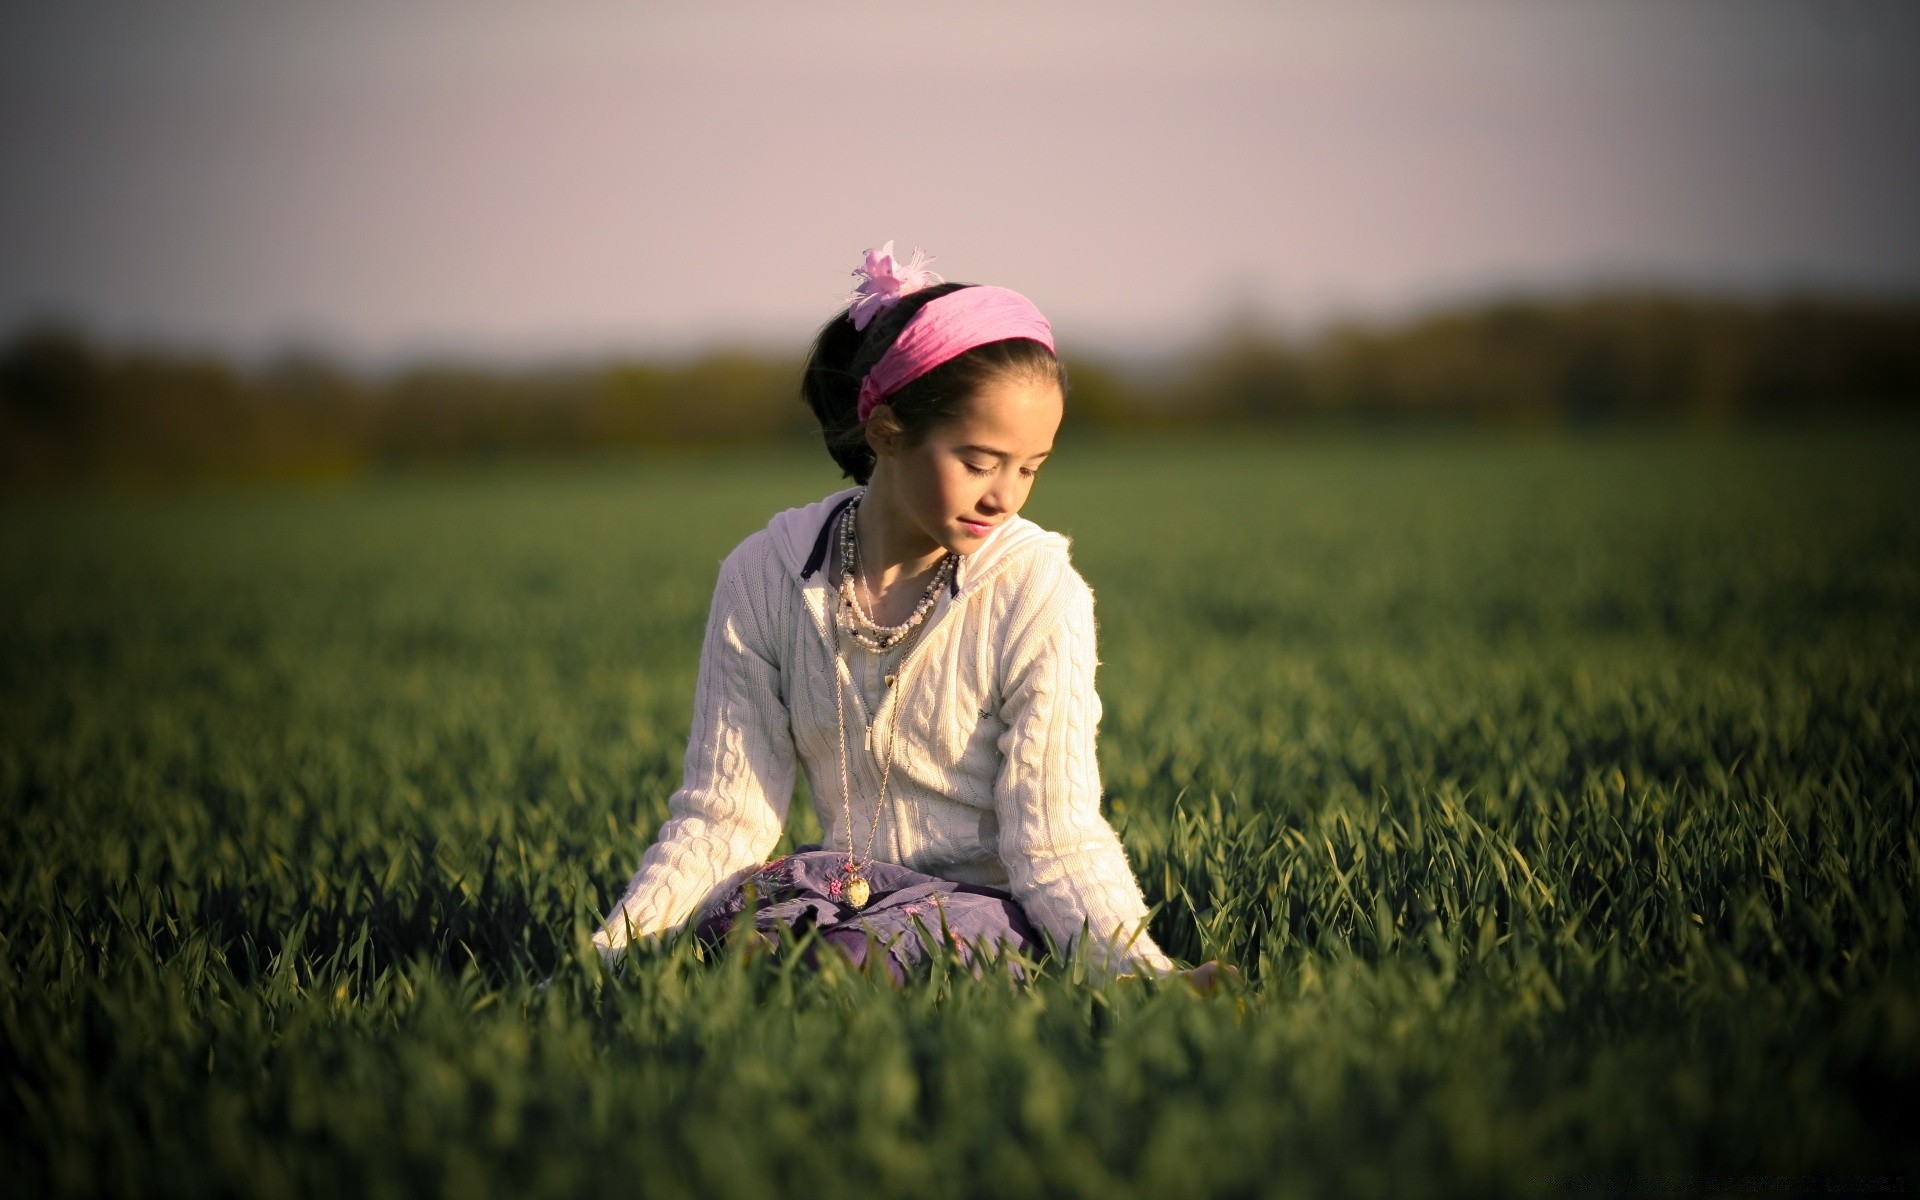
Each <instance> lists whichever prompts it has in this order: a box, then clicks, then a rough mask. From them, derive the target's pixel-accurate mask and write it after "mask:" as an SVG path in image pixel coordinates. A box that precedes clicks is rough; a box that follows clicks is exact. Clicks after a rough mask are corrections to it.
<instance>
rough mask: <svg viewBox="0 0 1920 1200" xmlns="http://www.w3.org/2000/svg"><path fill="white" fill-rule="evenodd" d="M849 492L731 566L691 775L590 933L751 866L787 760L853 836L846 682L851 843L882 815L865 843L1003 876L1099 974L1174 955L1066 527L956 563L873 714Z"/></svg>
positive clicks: (945, 867)
mask: <svg viewBox="0 0 1920 1200" xmlns="http://www.w3.org/2000/svg"><path fill="white" fill-rule="evenodd" d="M857 490H858V489H854V488H848V489H846V490H844V491H841V492H836V493H835V494H833V495H831V496H828V497H826V498H825V499H823V500H820V501H817V502H815V503H813V504H810V505H806V506H804V507H801V508H795V509H788V510H787V511H785V512H782V513H779V514H777V515H775V516H774V518H773V520H772V521H770V522H768V524H767V526H766V528H764V529H762V530H759V531H758V532H756V533H754V534H752V535H751V536H749V537H748V538H747V539H746V540H745V541H743V542H741V543H740V545H739V546H737V547H735V549H734V550H733V552H732V553H730V554H729V555H727V557H726V559H725V560H724V561H723V562H722V563H721V564H720V578H719V582H718V584H717V585H716V586H715V588H714V596H713V606H712V609H711V611H710V613H709V615H708V619H707V630H706V639H705V643H704V645H703V646H702V649H701V657H700V677H699V682H698V685H697V686H696V688H695V693H694V716H693V729H692V733H691V737H690V740H689V742H688V745H687V754H686V761H685V768H684V774H683V778H682V782H681V786H680V787H679V789H678V790H676V791H675V792H674V793H673V795H672V797H671V798H670V799H669V800H668V805H667V807H668V812H669V814H670V815H669V818H668V820H667V821H666V822H665V823H664V824H663V825H662V826H661V827H660V833H659V836H658V838H657V839H656V841H655V842H654V844H653V845H652V847H650V848H649V849H648V850H647V852H646V854H645V855H644V856H643V857H642V859H641V861H640V867H639V870H638V871H637V872H635V874H634V876H633V879H632V882H631V883H630V884H629V885H628V887H627V891H626V894H625V896H624V897H623V898H622V899H621V901H620V903H619V904H618V905H616V906H615V908H614V910H613V912H612V913H611V914H610V915H609V916H608V918H607V920H606V923H605V925H604V926H603V927H602V928H601V930H600V932H599V933H598V934H596V935H595V938H594V941H595V944H596V945H598V946H599V947H600V949H601V950H602V951H603V952H604V953H607V954H614V953H617V952H619V950H620V949H621V947H623V946H624V945H625V944H626V942H627V940H628V938H629V937H630V936H631V937H636V938H638V937H651V936H654V935H657V934H661V933H665V932H667V931H670V930H673V929H677V928H679V927H680V926H682V925H684V924H685V923H686V922H687V921H688V919H689V918H691V917H692V916H694V915H695V914H696V912H697V911H698V910H700V909H701V908H702V907H704V906H705V905H706V904H707V903H708V902H710V901H713V900H716V899H718V898H720V897H722V896H724V895H725V894H726V893H727V892H728V891H729V890H730V889H731V888H732V887H733V886H734V885H735V884H736V883H738V882H739V881H740V880H741V879H742V878H744V877H745V875H747V874H748V873H749V872H751V871H752V870H753V869H754V868H755V867H757V866H758V865H759V864H760V863H761V862H762V861H763V860H764V859H765V858H766V857H767V856H768V855H769V854H770V853H771V852H772V850H773V847H774V844H775V843H776V842H777V841H778V840H779V838H780V834H781V831H782V829H783V828H784V827H785V824H786V816H787V806H788V802H789V801H790V800H791V799H792V793H793V783H794V770H795V766H796V762H797V763H798V765H799V767H800V768H801V769H803V770H805V771H806V778H807V784H808V787H809V788H810V790H811V792H812V794H813V798H814V811H815V813H816V815H817V816H818V817H819V819H820V824H821V827H822V829H823V830H824V831H825V838H824V840H825V843H826V845H828V846H833V847H838V846H845V845H846V844H847V831H846V829H845V828H844V825H845V818H844V815H843V804H842V799H841V790H840V754H839V752H838V751H837V750H836V748H835V746H836V742H837V741H838V739H839V725H838V721H837V719H836V716H835V708H834V702H835V693H836V690H837V691H838V692H839V695H840V703H841V704H842V705H843V706H844V708H845V713H846V725H847V746H846V754H847V771H848V775H849V779H850V782H851V791H852V810H853V828H854V830H855V832H856V834H857V835H858V837H859V839H860V840H859V841H857V842H856V843H855V844H856V845H863V844H864V841H865V838H866V835H867V833H868V831H869V830H870V829H872V828H873V824H872V823H873V821H874V820H875V819H876V817H877V818H878V819H879V820H880V832H879V835H878V840H877V841H876V842H875V843H874V847H873V855H874V857H875V858H880V859H884V860H885V861H888V862H895V863H899V864H901V865H903V866H905V867H908V868H910V869H912V870H915V871H920V872H923V873H925V874H929V875H936V876H939V877H941V878H945V879H952V880H956V881H958V882H962V883H977V884H986V885H991V886H997V887H1003V888H1006V889H1007V890H1009V891H1010V892H1012V893H1013V896H1014V898H1015V899H1016V900H1018V901H1019V903H1020V905H1021V907H1022V908H1023V909H1024V910H1025V911H1026V913H1027V915H1028V917H1029V918H1030V919H1031V920H1032V921H1033V922H1034V924H1035V925H1036V926H1038V927H1039V928H1041V929H1044V930H1046V931H1047V932H1048V933H1049V934H1051V935H1052V936H1053V938H1054V939H1055V941H1056V942H1057V943H1059V944H1060V945H1063V946H1064V945H1069V944H1072V943H1075V942H1081V941H1085V943H1086V945H1087V949H1088V951H1089V953H1090V955H1091V957H1092V959H1093V961H1094V962H1095V963H1096V965H1098V966H1099V967H1100V968H1102V969H1104V970H1106V971H1107V972H1109V973H1116V972H1117V973H1137V972H1140V971H1143V970H1145V971H1170V970H1174V969H1176V968H1175V965H1174V963H1173V962H1172V960H1170V959H1169V958H1168V957H1167V956H1166V955H1165V954H1163V953H1162V952H1161V950H1160V948H1159V947H1158V946H1156V945H1155V944H1154V942H1153V939H1152V938H1151V937H1150V936H1148V934H1147V931H1146V925H1145V917H1146V903H1145V901H1144V899H1143V898H1142V896H1141V892H1140V887H1139V884H1138V882H1137V881H1136V880H1135V879H1134V876H1133V871H1132V869H1131V867H1130V866H1129V865H1128V863H1127V859H1126V855H1125V852H1124V851H1123V849H1122V848H1121V845H1120V840H1119V838H1118V837H1117V836H1115V834H1114V832H1113V828H1112V827H1111V826H1110V825H1109V824H1108V823H1107V821H1106V820H1105V818H1103V817H1102V816H1101V814H1100V772H1099V764H1098V763H1097V761H1096V760H1095V757H1094V741H1095V735H1096V731H1097V726H1098V723H1099V720H1100V711H1101V710H1100V698H1099V696H1098V694H1097V693H1096V692H1095V691H1094V669H1095V666H1096V662H1097V660H1096V657H1095V641H1094V619H1093V592H1092V590H1091V589H1090V588H1088V586H1087V584H1086V581H1085V580H1083V579H1082V578H1081V577H1080V574H1079V572H1077V571H1075V570H1074V568H1073V564H1072V562H1071V561H1070V560H1069V556H1068V541H1067V539H1066V538H1065V537H1062V536H1061V535H1059V534H1057V533H1051V532H1048V531H1047V530H1044V529H1041V528H1040V527H1039V526H1037V525H1035V524H1034V523H1033V522H1031V521H1028V520H1026V519H1025V518H1023V517H1019V516H1015V517H1013V518H1011V519H1009V520H1006V521H1003V522H1002V523H1001V525H1000V526H999V527H998V528H997V529H995V530H994V531H993V533H992V534H990V535H989V536H988V537H987V539H986V541H985V542H984V543H982V545H981V546H980V548H979V549H977V550H975V551H974V552H973V553H971V554H968V555H967V556H965V558H964V559H962V561H961V563H960V567H959V570H958V571H957V572H956V573H955V575H954V578H953V581H952V584H951V585H950V594H949V596H948V597H947V598H945V600H943V602H942V603H941V604H940V605H939V606H938V607H936V608H935V609H934V611H933V612H932V613H931V614H929V616H928V618H927V622H926V624H925V625H924V626H922V628H921V630H920V632H919V634H918V635H917V638H916V640H915V643H914V645H913V646H912V647H911V648H910V649H909V650H908V651H907V652H906V653H905V655H904V657H903V658H902V659H901V664H900V668H899V679H898V682H897V683H896V684H895V685H894V686H896V687H898V688H900V689H901V694H900V695H899V697H898V698H897V701H896V702H895V703H890V704H884V705H881V706H879V710H878V712H877V713H875V712H872V711H870V707H869V701H868V699H867V697H866V696H865V695H864V694H863V692H862V689H860V688H859V687H857V686H856V685H855V682H854V680H853V678H852V676H851V674H850V673H849V671H848V669H847V666H846V665H845V663H844V662H843V661H842V660H841V659H840V658H839V657H838V656H837V655H836V653H835V648H836V633H835V629H834V626H833V619H832V612H833V609H832V604H833V593H832V589H831V585H830V581H829V578H828V576H829V574H830V566H829V563H830V558H829V545H828V543H829V540H830V538H829V534H830V532H831V529H832V518H833V517H835V516H836V515H837V514H838V513H839V511H840V510H841V508H843V507H844V506H845V505H846V503H847V502H848V501H849V500H851V499H852V497H853V496H854V495H855V493H856V492H857ZM896 720H897V721H898V722H899V728H898V730H897V734H896V731H894V730H893V729H891V728H890V726H891V725H893V724H894V722H895V721H896ZM890 736H892V739H893V753H894V759H893V766H892V775H891V778H890V780H889V793H890V794H889V800H888V805H887V811H886V812H885V813H877V812H876V808H877V806H878V801H879V796H880V774H881V765H882V756H883V755H884V754H885V752H886V749H887V745H888V739H889V737H890Z"/></svg>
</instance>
